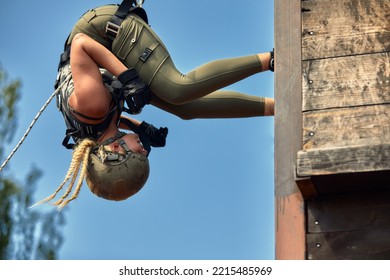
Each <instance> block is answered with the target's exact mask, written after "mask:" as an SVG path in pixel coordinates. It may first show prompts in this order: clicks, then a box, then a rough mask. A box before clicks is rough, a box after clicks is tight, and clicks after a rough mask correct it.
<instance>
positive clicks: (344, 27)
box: [302, 0, 390, 60]
mask: <svg viewBox="0 0 390 280" xmlns="http://www.w3.org/2000/svg"><path fill="white" fill-rule="evenodd" d="M389 11H390V1H389V0H305V1H302V14H303V15H302V56H303V60H307V59H316V58H325V57H335V56H346V55H354V54H365V53H374V52H384V51H390V20H389Z"/></svg>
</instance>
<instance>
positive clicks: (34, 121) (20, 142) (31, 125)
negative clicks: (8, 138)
mask: <svg viewBox="0 0 390 280" xmlns="http://www.w3.org/2000/svg"><path fill="white" fill-rule="evenodd" d="M69 79H70V77H68V78H67V79H66V80H65V81H63V82H62V83H61V84H60V85H59V86H58V87H57V89H56V90H55V91H54V92H53V93H52V95H51V96H50V97H49V99H48V100H47V101H46V102H45V104H44V105H43V106H42V108H41V109H40V110H39V111H38V113H37V115H36V116H35V117H34V119H33V121H32V122H31V124H30V125H29V126H28V128H27V130H26V132H25V133H24V135H23V136H22V138H21V139H20V141H19V142H18V144H16V146H15V148H14V149H13V150H12V152H11V153H10V154H9V155H8V157H7V158H6V159H5V161H4V162H3V164H2V165H1V166H0V173H1V171H3V169H4V167H5V166H6V165H7V164H8V162H9V161H10V160H11V158H12V157H13V156H14V154H15V153H16V151H17V150H18V149H19V147H20V146H21V145H22V144H23V142H24V140H25V139H26V138H27V135H28V134H29V133H30V131H31V129H32V128H33V126H34V125H35V123H36V122H37V120H38V118H39V117H40V116H41V114H42V113H43V111H44V110H45V109H46V107H47V106H48V105H49V104H50V102H51V101H52V99H53V98H54V97H55V96H56V95H57V93H58V91H59V90H60V89H61V88H62V87H63V86H64V85H65V84H66V83H67V82H68V81H69Z"/></svg>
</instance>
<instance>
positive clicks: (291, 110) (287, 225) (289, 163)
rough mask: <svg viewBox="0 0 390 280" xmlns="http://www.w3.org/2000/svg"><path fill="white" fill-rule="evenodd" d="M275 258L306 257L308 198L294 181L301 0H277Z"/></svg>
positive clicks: (299, 142)
mask: <svg viewBox="0 0 390 280" xmlns="http://www.w3.org/2000/svg"><path fill="white" fill-rule="evenodd" d="M274 3H275V10H274V14H275V17H274V18H275V60H276V65H277V66H276V69H275V100H276V107H275V111H276V116H275V204H276V205H275V211H276V213H275V215H276V232H275V242H276V249H275V254H276V255H275V257H276V259H305V258H306V241H305V236H306V233H305V217H304V211H303V209H304V201H303V199H302V196H301V194H300V192H299V189H298V187H297V184H296V182H295V180H294V177H295V176H294V175H295V170H294V164H295V162H296V156H297V152H298V151H299V150H300V149H301V146H302V138H301V135H302V134H301V133H296V132H297V131H300V130H301V129H302V109H301V108H302V96H301V95H302V80H301V75H302V73H301V67H300V65H301V63H302V60H301V42H302V39H301V1H300V0H289V1H285V0H275V1H274Z"/></svg>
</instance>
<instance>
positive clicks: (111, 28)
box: [106, 0, 148, 43]
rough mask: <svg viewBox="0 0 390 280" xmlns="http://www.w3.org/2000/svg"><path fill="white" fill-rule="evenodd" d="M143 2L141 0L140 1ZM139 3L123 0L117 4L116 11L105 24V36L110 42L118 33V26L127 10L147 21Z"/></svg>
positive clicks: (132, 0)
mask: <svg viewBox="0 0 390 280" xmlns="http://www.w3.org/2000/svg"><path fill="white" fill-rule="evenodd" d="M142 2H143V1H142ZM142 2H141V4H140V3H138V2H137V1H135V0H123V1H122V3H121V4H120V5H119V7H118V10H117V11H116V13H115V14H114V15H113V16H112V17H111V19H110V20H109V21H108V22H107V26H106V36H107V39H109V40H110V41H111V43H112V41H114V39H115V38H116V36H117V35H118V31H119V28H120V26H121V24H122V22H123V20H124V19H125V18H126V16H127V15H128V14H129V12H134V13H135V14H137V15H138V16H140V17H141V18H142V19H143V20H144V21H145V22H146V23H148V16H147V14H146V12H145V10H144V9H143V8H142Z"/></svg>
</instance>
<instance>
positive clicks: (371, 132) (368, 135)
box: [303, 104, 390, 150]
mask: <svg viewBox="0 0 390 280" xmlns="http://www.w3.org/2000/svg"><path fill="white" fill-rule="evenodd" d="M386 143H390V104H383V105H374V106H361V107H352V108H340V109H331V110H322V111H312V112H306V113H304V114H303V149H304V150H311V149H324V148H336V147H350V146H366V145H377V144H386Z"/></svg>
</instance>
